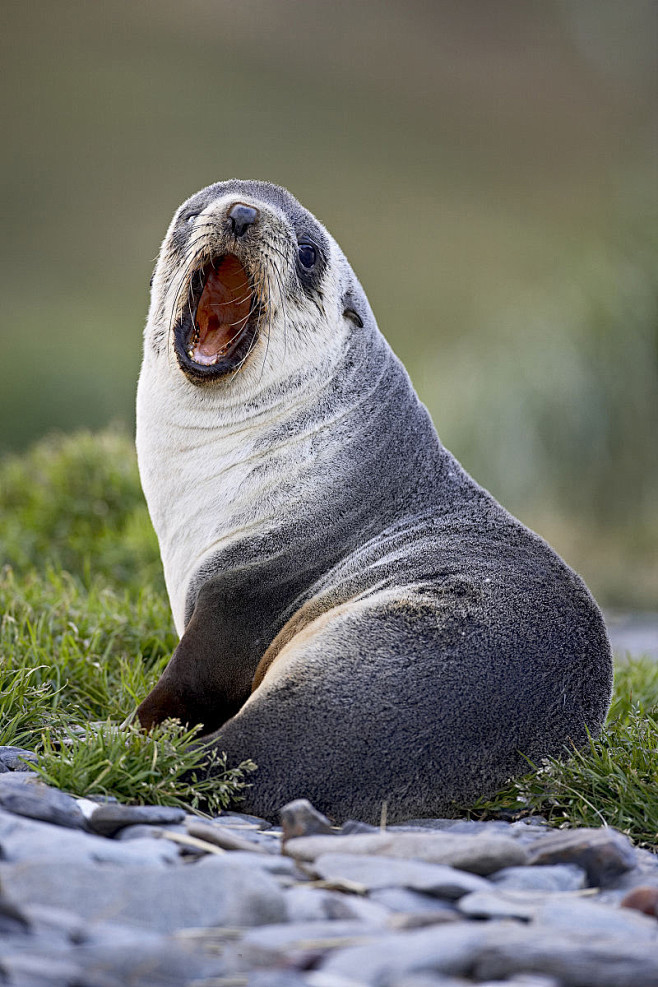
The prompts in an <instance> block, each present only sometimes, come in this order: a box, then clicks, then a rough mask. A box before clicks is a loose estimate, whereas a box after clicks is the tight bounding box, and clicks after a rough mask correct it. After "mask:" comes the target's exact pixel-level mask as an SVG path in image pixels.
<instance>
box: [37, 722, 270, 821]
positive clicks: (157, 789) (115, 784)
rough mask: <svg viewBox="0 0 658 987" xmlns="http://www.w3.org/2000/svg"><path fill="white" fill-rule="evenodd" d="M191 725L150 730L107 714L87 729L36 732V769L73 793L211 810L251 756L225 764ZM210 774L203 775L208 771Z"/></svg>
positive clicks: (233, 790)
mask: <svg viewBox="0 0 658 987" xmlns="http://www.w3.org/2000/svg"><path fill="white" fill-rule="evenodd" d="M196 732H197V731H196V729H192V730H187V729H185V728H184V727H182V726H181V725H180V723H178V722H177V721H175V720H168V721H167V722H165V723H163V724H161V725H160V726H158V727H157V728H155V729H154V730H153V731H151V732H150V733H148V734H147V733H144V731H143V730H141V729H140V728H139V727H138V726H136V725H134V724H129V725H127V726H122V727H120V728H119V727H118V726H117V724H116V723H115V722H113V721H111V720H106V721H105V722H103V723H99V724H94V725H93V729H92V730H87V731H86V733H72V732H71V731H70V730H68V731H65V734H66V735H65V736H64V737H61V736H57V735H55V737H53V735H52V733H50V732H49V733H46V732H44V733H43V734H42V737H41V757H40V760H39V763H38V765H37V766H36V771H37V772H38V773H39V774H40V775H41V777H42V779H43V780H44V781H45V782H47V783H48V784H49V785H55V786H56V787H57V788H62V789H64V790H66V791H67V792H71V793H72V794H73V795H81V796H82V795H114V796H115V797H116V798H118V799H119V800H120V801H122V802H136V803H138V804H148V805H151V804H152V805H174V806H181V807H183V808H188V809H190V808H191V809H200V808H203V810H204V811H206V812H209V813H210V814H211V815H216V814H217V813H219V812H221V810H222V809H225V808H227V806H228V805H229V803H230V802H231V801H234V800H235V799H236V797H237V796H238V795H239V793H240V792H241V791H242V790H243V789H244V787H245V785H246V780H245V774H246V773H248V772H249V771H253V770H254V769H255V765H254V764H253V762H251V761H245V762H244V763H243V764H242V765H240V767H239V768H233V769H227V767H226V758H225V757H224V755H223V754H220V753H219V752H218V751H216V750H212V751H208V749H207V748H206V747H204V745H203V744H200V743H196V744H195V743H193V740H194V737H195V734H196ZM209 770H210V771H212V774H213V777H212V778H209V777H208V771H209Z"/></svg>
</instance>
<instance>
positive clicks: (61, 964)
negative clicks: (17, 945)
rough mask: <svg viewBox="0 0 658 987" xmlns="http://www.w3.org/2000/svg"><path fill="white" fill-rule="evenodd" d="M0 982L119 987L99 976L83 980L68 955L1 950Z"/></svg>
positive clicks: (18, 986) (25, 986)
mask: <svg viewBox="0 0 658 987" xmlns="http://www.w3.org/2000/svg"><path fill="white" fill-rule="evenodd" d="M0 974H2V981H3V983H9V984H12V985H14V987H70V985H71V984H81V983H84V984H85V987H118V985H117V984H116V981H115V982H114V983H112V984H108V982H107V980H105V981H104V980H103V979H102V978H99V977H90V978H84V979H83V976H84V974H83V970H82V968H81V967H80V966H79V965H78V964H77V963H76V962H75V961H74V960H72V959H69V957H68V956H66V957H60V956H36V955H33V956H26V955H25V954H21V953H19V954H16V953H13V954H12V953H8V952H7V951H6V950H3V955H2V956H1V957H0Z"/></svg>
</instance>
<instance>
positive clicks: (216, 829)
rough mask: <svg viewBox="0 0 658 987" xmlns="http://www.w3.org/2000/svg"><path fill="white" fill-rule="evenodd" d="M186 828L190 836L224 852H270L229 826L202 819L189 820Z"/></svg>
mask: <svg viewBox="0 0 658 987" xmlns="http://www.w3.org/2000/svg"><path fill="white" fill-rule="evenodd" d="M185 828H186V829H187V831H188V833H189V834H190V836H194V837H195V838H196V839H197V840H205V842H206V843H212V844H213V845H214V846H218V847H220V848H221V849H222V850H247V851H250V852H254V853H267V852H268V851H267V850H266V849H265V847H263V846H262V845H261V844H260V843H256V842H253V841H251V840H249V839H247V838H246V837H245V836H242V834H241V833H239V832H238V831H236V830H234V829H230V828H229V827H227V826H218V825H217V823H208V822H203V821H202V820H201V819H187V820H186V822H185Z"/></svg>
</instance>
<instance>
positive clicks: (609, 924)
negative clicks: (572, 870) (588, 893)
mask: <svg viewBox="0 0 658 987" xmlns="http://www.w3.org/2000/svg"><path fill="white" fill-rule="evenodd" d="M535 921H536V923H537V925H546V926H551V928H552V929H560V930H563V931H564V932H566V933H569V932H572V931H573V930H577V931H578V932H579V933H585V932H586V933H591V934H592V935H596V936H600V937H601V938H607V937H608V936H618V937H619V938H623V939H628V940H630V939H635V940H636V941H638V942H639V941H640V940H644V941H647V942H653V943H655V945H656V957H657V958H658V922H656V920H655V919H654V918H652V917H650V916H649V915H643V914H642V913H641V912H636V911H633V910H632V909H627V908H610V907H609V906H607V905H600V904H598V903H597V902H592V901H583V900H582V899H578V898H576V899H574V898H570V899H561V900H559V901H555V900H554V899H553V898H551V899H550V900H549V901H546V902H545V903H544V904H543V905H542V907H541V908H540V909H539V910H538V911H537V914H536V918H535Z"/></svg>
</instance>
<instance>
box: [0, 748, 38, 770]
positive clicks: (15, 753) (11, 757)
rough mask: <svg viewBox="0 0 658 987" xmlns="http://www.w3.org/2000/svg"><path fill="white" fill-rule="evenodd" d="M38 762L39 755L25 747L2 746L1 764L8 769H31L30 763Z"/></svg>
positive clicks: (0, 750)
mask: <svg viewBox="0 0 658 987" xmlns="http://www.w3.org/2000/svg"><path fill="white" fill-rule="evenodd" d="M36 763H37V755H36V754H35V753H33V751H26V750H25V748H24V747H1V746H0V766H1V767H2V768H4V769H5V770H6V771H30V764H36Z"/></svg>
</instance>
